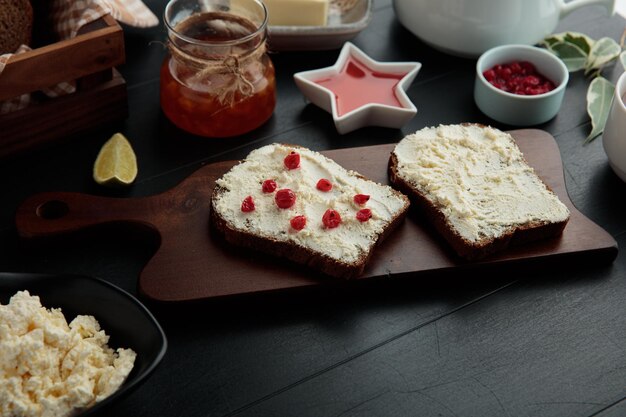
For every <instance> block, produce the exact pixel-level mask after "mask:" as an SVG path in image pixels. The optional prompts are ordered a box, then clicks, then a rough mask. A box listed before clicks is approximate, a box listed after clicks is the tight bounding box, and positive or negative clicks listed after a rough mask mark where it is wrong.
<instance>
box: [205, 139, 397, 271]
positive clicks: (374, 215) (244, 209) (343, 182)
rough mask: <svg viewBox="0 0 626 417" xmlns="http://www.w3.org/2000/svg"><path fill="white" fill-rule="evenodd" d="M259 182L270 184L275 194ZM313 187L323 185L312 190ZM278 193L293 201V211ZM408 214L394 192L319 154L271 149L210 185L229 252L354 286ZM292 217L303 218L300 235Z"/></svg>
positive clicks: (214, 218) (215, 223) (214, 214)
mask: <svg viewBox="0 0 626 417" xmlns="http://www.w3.org/2000/svg"><path fill="white" fill-rule="evenodd" d="M296 155H297V156H296ZM285 158H287V159H285ZM297 159H299V164H296V160H297ZM296 165H298V166H297V167H296ZM266 180H272V181H273V182H274V183H275V184H276V187H275V189H272V188H273V187H272V186H271V185H269V184H271V182H267V183H266ZM320 180H326V181H328V182H327V183H326V182H325V181H322V182H321V183H320V185H319V187H318V183H319V182H320ZM264 183H265V187H264ZM329 184H330V186H329ZM320 188H321V189H320ZM329 188H330V189H329ZM285 190H291V192H293V195H295V202H294V203H293V205H289V204H290V202H291V201H290V199H289V198H288V197H290V193H289V192H288V191H285ZM356 195H359V197H357V198H356V199H355V196H356ZM364 196H369V199H366V197H364ZM283 197H287V198H283ZM250 200H251V201H250ZM364 200H366V201H364ZM251 202H252V204H253V205H254V209H251V207H252V204H251ZM281 206H282V207H283V208H281ZM408 207H409V200H408V198H407V197H406V196H404V195H403V194H401V193H400V192H398V191H396V190H394V189H393V188H391V187H389V186H387V185H381V184H378V183H376V182H374V181H370V180H368V179H366V178H364V177H363V176H361V175H360V174H358V173H356V172H354V171H349V170H346V169H345V168H343V167H342V166H340V165H339V164H337V163H336V162H334V161H333V160H331V159H329V158H327V157H325V156H323V155H322V154H320V153H317V152H314V151H311V150H309V149H306V148H303V147H298V146H294V145H284V144H272V145H267V146H264V147H262V148H259V149H256V150H255V151H253V152H251V153H250V154H249V155H248V156H247V158H246V159H245V160H243V161H242V162H240V163H239V164H238V165H235V166H234V167H233V168H232V169H231V170H230V171H228V172H227V173H226V174H224V175H223V176H222V177H221V178H220V179H218V180H217V181H216V186H215V188H214V190H213V194H212V196H211V225H212V227H213V229H215V230H217V231H218V232H220V233H221V234H222V235H223V236H224V237H225V239H226V241H228V242H230V243H231V244H234V245H237V246H243V247H247V248H252V249H255V250H259V251H261V252H264V253H267V254H270V255H273V256H276V257H280V258H286V259H289V260H291V261H293V262H296V263H299V264H302V265H306V266H308V267H310V268H313V269H316V270H319V271H321V272H323V273H325V274H328V275H331V276H334V277H340V278H354V277H357V276H359V275H361V274H362V273H363V270H364V269H365V266H366V264H367V262H368V260H369V259H370V258H371V256H372V253H373V251H374V248H375V247H376V245H377V244H379V243H380V242H381V241H382V240H383V239H384V238H385V237H386V236H387V235H388V234H389V233H391V232H392V231H393V230H394V229H395V228H396V226H398V225H399V224H400V222H401V221H402V220H403V219H404V217H405V214H406V211H407V209H408ZM329 210H331V211H329ZM298 216H304V217H305V218H306V224H305V225H304V227H303V228H301V226H302V220H303V219H302V218H301V217H300V218H298ZM339 217H340V218H341V220H340V221H339V222H338V221H337V220H338V219H339ZM296 218H297V219H296ZM333 226H335V227H333Z"/></svg>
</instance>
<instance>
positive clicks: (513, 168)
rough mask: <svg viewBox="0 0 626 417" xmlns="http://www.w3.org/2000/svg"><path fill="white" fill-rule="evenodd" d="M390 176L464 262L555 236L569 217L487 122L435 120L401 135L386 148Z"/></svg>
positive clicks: (510, 142)
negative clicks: (431, 124) (436, 123)
mask: <svg viewBox="0 0 626 417" xmlns="http://www.w3.org/2000/svg"><path fill="white" fill-rule="evenodd" d="M389 178H390V181H391V183H392V184H394V185H395V186H396V188H398V189H399V190H400V191H402V192H404V193H406V194H407V195H409V197H411V199H412V200H413V201H414V202H416V203H417V206H418V207H419V208H420V209H422V211H423V212H424V213H425V215H426V217H427V218H428V219H429V220H430V222H431V223H432V224H433V225H434V227H435V229H436V230H437V231H438V232H439V233H440V234H441V235H442V236H443V237H444V238H445V240H446V241H447V242H448V243H449V244H450V246H452V248H453V249H454V250H455V251H456V252H457V253H458V255H460V256H461V257H463V258H466V259H469V260H473V259H481V258H484V257H485V256H488V255H490V254H493V253H495V252H498V251H500V250H503V249H504V248H506V247H508V246H509V245H510V244H513V243H522V242H528V241H533V240H537V239H542V238H548V237H553V236H558V235H560V234H561V233H562V231H563V229H564V228H565V225H566V224H567V222H568V220H569V215H570V213H569V210H568V209H567V207H566V206H565V205H564V204H563V203H562V202H561V201H560V200H559V198H558V197H557V196H556V195H555V194H554V193H553V192H552V191H551V190H550V189H549V188H548V186H546V184H545V183H544V182H543V181H542V180H541V179H540V178H539V177H538V176H537V174H536V173H535V171H534V170H533V168H531V167H530V166H529V165H528V163H527V162H526V160H525V159H524V155H523V154H522V152H521V151H520V149H519V148H518V146H517V144H516V143H515V140H514V139H513V137H512V136H511V135H510V134H508V133H505V132H502V131H500V130H498V129H494V128H491V127H487V126H482V125H477V124H467V125H441V126H438V127H428V128H424V129H422V130H420V131H418V132H415V133H413V134H410V135H408V136H406V137H405V138H404V139H402V140H401V141H400V142H399V143H398V144H397V145H396V147H395V148H394V150H393V151H392V153H391V157H390V160H389Z"/></svg>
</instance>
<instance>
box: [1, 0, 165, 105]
mask: <svg viewBox="0 0 626 417" xmlns="http://www.w3.org/2000/svg"><path fill="white" fill-rule="evenodd" d="M51 10H52V12H51V13H52V20H53V22H56V24H55V27H54V30H55V32H56V33H57V35H58V36H59V39H61V40H65V39H71V38H73V37H75V36H76V34H77V33H78V31H79V30H80V28H81V27H83V26H84V25H86V24H87V23H90V22H93V21H94V20H98V19H99V18H101V17H102V16H104V15H105V14H111V16H113V18H114V19H116V20H118V21H120V22H122V23H125V24H127V25H130V26H136V27H150V26H156V25H158V24H159V19H158V18H157V17H156V16H155V15H154V13H152V12H151V11H150V9H148V8H147V7H146V5H145V4H143V2H142V1H141V0H52V9H51ZM30 50H31V48H29V47H28V46H26V45H22V46H20V48H19V49H18V50H17V51H15V53H14V54H20V53H24V52H27V51H30ZM14 54H4V55H0V77H1V76H2V71H3V70H4V67H5V65H6V64H7V62H8V61H9V60H10V59H11V57H12V56H13V55H14ZM42 91H43V93H44V94H46V95H47V96H48V97H58V96H60V95H64V94H71V93H73V92H74V91H76V83H75V81H73V80H71V81H67V82H62V83H60V84H58V85H56V86H52V87H49V88H45V89H43V90H42ZM30 102H31V97H30V94H23V95H21V96H19V97H15V98H13V99H10V100H6V101H3V102H0V114H3V113H8V112H11V111H15V110H20V109H23V108H25V107H26V106H28V105H29V104H30Z"/></svg>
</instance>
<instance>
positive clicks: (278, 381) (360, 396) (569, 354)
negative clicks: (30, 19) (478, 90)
mask: <svg viewBox="0 0 626 417" xmlns="http://www.w3.org/2000/svg"><path fill="white" fill-rule="evenodd" d="M146 3H147V4H148V6H149V7H150V8H151V9H152V10H153V11H154V12H155V13H156V14H157V15H159V16H161V15H162V11H163V7H164V5H165V1H164V0H152V1H148V2H146ZM624 26H625V25H624V20H623V19H622V18H621V17H619V16H614V17H611V18H609V17H607V16H606V15H605V14H603V11H602V10H601V9H596V8H593V7H591V8H586V9H584V10H581V11H578V12H575V13H574V14H571V15H569V16H568V17H566V18H565V19H564V20H563V21H562V22H561V23H560V25H559V26H558V27H557V31H563V30H575V31H580V32H584V33H587V34H589V35H590V36H591V37H593V38H596V39H597V38H600V37H602V36H609V37H611V38H613V39H616V40H619V38H620V36H621V34H622V31H623V30H624ZM124 33H125V41H126V56H127V58H126V61H127V62H126V64H125V65H123V66H122V67H120V68H119V69H120V71H121V73H122V74H123V76H124V78H125V79H126V81H127V85H128V105H129V113H130V114H129V117H128V118H127V119H126V120H124V121H120V122H119V123H117V124H112V125H109V126H104V127H98V128H95V129H92V130H91V131H88V132H84V133H81V134H79V135H77V136H74V137H71V138H67V140H64V141H62V142H61V143H55V144H52V145H50V146H48V147H46V148H45V149H34V150H32V151H30V152H28V153H26V154H20V155H15V156H13V157H10V158H7V159H5V160H2V161H1V162H0V189H1V190H2V193H3V196H2V198H1V202H2V203H1V204H0V271H11V272H47V273H72V274H84V275H90V276H95V277H99V278H102V279H105V280H107V281H109V282H111V283H113V284H116V285H118V286H120V287H121V288H123V289H125V290H127V291H129V292H131V293H133V294H136V295H137V294H138V293H137V278H138V275H139V273H140V271H141V270H142V267H143V266H144V265H145V263H146V262H147V260H148V259H149V258H150V256H151V254H152V251H153V250H154V248H153V247H151V246H150V245H145V244H144V241H143V237H142V236H139V235H137V236H135V235H133V234H128V233H116V234H105V235H103V236H102V237H99V238H95V239H94V238H92V239H89V240H79V239H77V240H69V241H66V242H64V243H60V244H55V245H48V246H44V247H35V248H31V247H26V246H24V245H23V244H22V242H20V240H19V239H18V237H17V233H16V230H15V222H14V216H15V210H16V208H17V207H18V206H19V204H20V203H21V202H22V201H23V200H24V199H25V198H27V197H29V196H30V195H33V194H35V193H39V192H44V191H76V192H82V193H89V194H96V195H103V196H115V197H136V196H146V195H151V194H155V193H159V192H162V191H165V190H168V189H170V188H171V187H173V186H175V185H176V184H177V183H179V182H180V181H181V180H182V179H184V178H185V177H187V176H188V175H190V174H191V173H192V172H194V171H195V170H196V169H198V168H200V167H201V166H203V165H205V164H207V163H212V162H216V161H221V160H230V159H240V158H242V157H244V156H245V155H246V154H247V153H248V152H249V151H251V150H252V149H255V148H257V147H259V146H261V145H264V144H268V143H272V142H289V143H295V144H300V145H304V146H307V147H310V148H312V149H315V150H326V149H336V148H346V147H354V146H365V145H374V144H381V143H392V142H397V141H398V140H400V139H401V138H402V137H403V136H404V135H406V134H407V133H410V132H413V131H415V130H417V129H420V128H422V127H425V126H432V125H437V124H441V123H444V124H445V123H461V122H479V123H484V124H490V125H492V126H495V127H498V128H502V129H505V130H506V129H511V128H515V126H504V125H500V124H498V123H497V122H495V121H493V120H490V119H489V118H487V117H486V116H484V115H483V114H481V112H480V111H479V110H478V109H477V107H476V105H475V104H474V101H473V96H472V90H473V82H474V67H475V60H472V59H462V58H457V57H453V56H449V55H445V54H443V53H440V52H438V51H435V50H434V49H431V48H430V47H428V46H426V45H425V44H423V43H422V42H420V41H419V40H418V39H417V38H416V37H415V36H413V35H412V34H411V33H410V32H408V31H407V30H406V29H404V28H403V27H402V26H401V25H400V23H399V22H398V21H397V19H396V17H395V14H394V11H393V7H392V4H391V0H375V2H374V7H373V18H372V21H371V23H370V25H369V26H368V27H367V28H366V29H365V30H363V31H362V32H361V33H360V34H359V35H358V36H357V37H356V38H354V40H353V43H355V44H356V45H357V46H358V47H359V48H361V49H362V50H363V51H364V52H365V53H367V54H368V55H370V56H371V57H372V58H374V59H376V60H379V61H386V62H391V61H419V62H421V63H422V64H423V67H422V69H421V71H420V72H419V74H418V76H417V78H416V79H415V81H414V83H413V84H412V86H411V87H410V89H409V90H408V95H409V96H410V98H411V100H412V101H413V102H414V103H415V105H416V107H417V108H418V114H417V115H416V117H415V118H413V119H412V120H411V121H410V122H409V123H408V124H407V125H406V126H404V127H403V128H402V129H388V128H378V127H369V128H363V129H359V130H356V131H354V132H352V133H349V134H345V135H339V134H338V133H337V132H336V130H335V127H334V125H333V123H332V118H331V117H330V115H329V114H328V113H326V112H324V111H323V110H321V109H319V108H317V107H315V106H314V105H312V104H309V103H307V101H306V100H305V99H304V97H303V96H302V94H301V93H300V91H299V90H298V89H297V87H296V86H295V84H294V81H293V77H292V76H293V74H294V73H295V72H298V71H303V70H308V69H315V68H321V67H325V66H329V65H332V64H334V62H335V61H336V59H337V56H338V53H339V50H330V51H317V52H304V51H300V52H275V53H273V54H272V55H271V56H272V60H273V62H274V64H275V67H276V73H277V85H278V87H277V88H278V95H277V96H278V97H277V98H278V103H277V106H276V110H275V112H274V115H273V117H272V119H271V120H270V121H269V122H268V123H267V124H266V125H264V126H263V127H261V128H259V129H258V130H256V131H254V132H252V133H250V134H246V135H244V136H241V137H237V138H231V139H204V138H199V137H194V136H192V135H189V134H186V133H184V132H182V131H180V130H178V129H177V128H176V127H174V126H173V125H172V124H171V123H170V122H169V121H168V120H167V119H166V118H165V116H164V115H163V114H162V112H161V110H160V107H159V99H158V98H159V65H160V63H161V61H162V59H163V57H164V56H165V53H166V52H165V50H164V48H163V45H162V44H161V43H159V42H158V41H163V40H164V39H165V31H164V28H163V25H162V24H161V25H160V26H159V27H156V28H151V29H137V28H131V27H124ZM155 41H157V42H155ZM621 70H622V69H621V66H620V65H619V64H618V65H615V66H613V67H609V68H608V69H607V70H606V71H605V72H604V75H605V76H606V77H607V78H609V79H610V80H612V81H613V82H615V81H616V80H617V77H618V76H619V73H620V72H621ZM588 83H589V80H588V79H586V78H585V77H584V76H583V75H582V74H572V76H571V79H570V82H569V86H568V88H567V92H566V96H565V101H564V103H563V107H562V109H561V111H560V113H559V114H558V116H557V117H556V118H555V119H553V120H551V121H550V122H548V123H546V124H543V125H540V126H534V127H535V128H539V129H543V130H546V131H547V132H549V133H551V134H552V135H553V136H554V137H555V138H556V141H557V142H558V146H559V149H560V152H561V155H562V159H563V163H564V170H565V178H566V184H567V190H568V192H569V195H570V198H571V200H572V201H573V203H574V204H575V206H576V207H577V208H578V209H579V210H580V211H581V212H582V213H584V214H585V215H586V216H587V217H589V218H590V219H591V220H593V221H594V222H596V223H597V224H598V225H600V226H601V227H603V228H604V229H605V230H607V231H608V232H609V233H610V234H611V235H612V236H613V237H614V238H615V239H616V241H617V242H618V244H619V245H620V246H622V245H624V244H625V243H626V242H625V236H626V234H625V233H624V232H625V231H626V214H625V213H626V203H624V201H625V199H624V194H625V193H626V186H625V184H624V183H623V182H622V181H620V180H619V179H618V177H617V176H616V175H615V174H614V173H613V172H612V171H611V169H610V167H609V165H608V162H607V158H606V155H605V153H604V151H603V148H602V139H601V138H598V139H597V140H595V141H593V142H592V143H590V144H588V145H584V144H583V142H584V140H585V137H586V135H587V133H588V132H589V130H590V122H589V118H588V116H587V114H586V109H585V106H586V102H585V96H586V89H587V85H588ZM118 131H119V132H122V133H124V134H125V135H126V136H127V137H128V138H129V139H130V141H131V143H132V145H133V147H134V149H135V152H136V154H137V157H138V162H139V175H138V178H137V181H136V183H135V184H134V185H133V186H132V187H130V188H125V189H118V190H110V189H107V188H104V187H101V186H98V185H97V184H95V182H94V181H93V179H92V177H91V173H92V166H93V162H94V160H95V157H96V155H97V152H98V150H99V149H100V147H101V146H102V144H103V143H104V141H105V140H106V139H108V138H109V137H110V136H111V135H112V134H113V133H115V132H118ZM1 134H2V133H1V132H0V135H1ZM0 285H2V284H1V283H0ZM143 301H144V302H145V303H146V305H147V306H148V307H149V308H150V310H151V311H152V312H153V313H154V315H155V316H156V318H157V319H158V320H159V322H160V323H161V325H162V326H163V328H164V330H165V333H166V334H167V337H168V340H169V349H168V352H167V354H166V356H165V358H164V360H163V361H162V363H161V364H160V366H159V367H158V368H157V369H156V371H155V372H154V374H152V376H151V377H150V378H149V379H148V380H147V381H146V382H145V383H144V384H143V385H142V386H141V387H140V388H139V389H138V390H136V391H134V392H133V393H132V394H131V395H130V396H127V397H126V398H123V399H122V400H121V401H119V402H116V403H115V404H112V405H111V407H109V408H107V409H106V410H105V411H104V412H103V413H102V415H110V416H113V415H115V416H154V415H164V416H178V415H184V416H187V417H193V416H231V415H237V416H291V415H298V416H365V415H367V416H370V415H374V416H409V415H410V416H413V415H424V416H602V417H609V416H611V417H613V416H624V415H626V314H625V313H626V258H625V257H624V256H623V255H622V254H621V253H618V256H617V258H616V259H615V261H613V262H611V263H608V264H607V263H600V264H598V263H596V262H592V261H585V262H581V263H573V264H568V265H560V266H559V267H551V268H542V267H534V268H532V269H530V270H516V269H513V268H507V269H504V270H502V269H500V270H498V271H495V272H494V271H483V272H481V273H476V272H472V273H469V274H467V275H462V276H459V275H458V274H457V275H454V274H453V275H452V276H447V277H444V278H437V279H435V278H428V277H427V278H422V279H419V280H411V279H410V278H408V279H401V280H395V281H394V280H390V281H387V282H384V283H381V282H378V283H376V284H373V285H365V284H363V285H345V286H332V287H323V289H321V290H317V291H301V292H287V293H278V294H271V295H262V296H251V297H245V298H242V297H239V298H231V299H225V300H221V301H204V302H197V303H189V304H187V303H186V304H167V305H163V304H158V303H153V302H150V301H149V300H143Z"/></svg>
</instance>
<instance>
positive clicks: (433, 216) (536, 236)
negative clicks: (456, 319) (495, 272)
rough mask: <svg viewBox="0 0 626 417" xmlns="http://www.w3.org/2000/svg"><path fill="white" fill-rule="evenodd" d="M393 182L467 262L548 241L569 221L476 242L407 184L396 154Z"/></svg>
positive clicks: (392, 159) (392, 163) (391, 173)
mask: <svg viewBox="0 0 626 417" xmlns="http://www.w3.org/2000/svg"><path fill="white" fill-rule="evenodd" d="M388 174H389V180H390V181H391V183H392V184H393V185H394V186H395V187H396V189H398V190H400V191H401V192H403V193H404V194H406V195H408V196H409V198H410V199H411V201H412V202H413V205H414V206H416V207H417V208H418V209H419V210H420V211H421V212H422V213H423V214H424V215H425V217H426V218H427V219H428V221H430V223H431V224H432V225H433V226H434V228H435V229H436V230H437V231H438V232H439V234H441V236H442V237H443V238H444V239H445V240H446V241H447V242H448V244H449V245H450V246H451V247H452V249H454V250H455V251H456V253H457V254H458V255H459V256H460V257H462V258H464V259H467V260H470V261H472V260H480V259H483V258H485V257H487V256H489V255H491V254H494V253H496V252H500V251H502V250H504V249H506V248H507V247H509V246H511V245H520V244H524V243H527V242H532V241H535V240H540V239H547V238H550V237H555V236H558V235H560V234H561V233H562V232H563V229H564V228H565V225H566V224H567V222H568V220H569V218H568V219H566V220H565V221H562V222H555V223H548V222H530V223H527V224H524V225H518V226H511V229H510V230H509V232H507V233H504V234H503V235H502V236H500V237H498V238H493V239H484V240H482V241H480V242H478V243H473V242H470V241H468V240H467V239H464V238H463V237H462V236H460V235H459V234H458V233H457V232H456V231H455V230H454V229H453V228H452V227H451V225H450V224H449V223H448V221H447V219H446V217H445V215H444V214H443V213H442V212H441V210H439V209H438V208H437V207H436V206H435V205H434V204H433V203H432V201H430V200H429V199H428V198H427V197H426V196H424V195H423V194H422V193H420V192H419V190H418V189H417V188H416V187H415V186H413V185H412V184H411V183H409V182H407V181H405V180H404V179H403V178H401V177H400V175H399V173H398V160H397V158H396V155H395V154H394V153H393V152H392V153H391V156H390V157H389V167H388Z"/></svg>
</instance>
